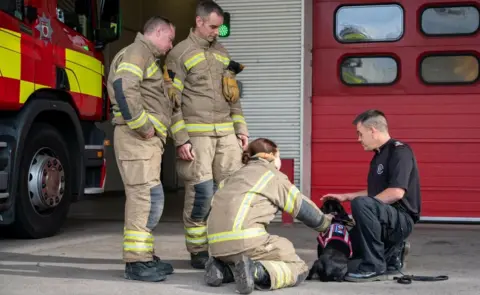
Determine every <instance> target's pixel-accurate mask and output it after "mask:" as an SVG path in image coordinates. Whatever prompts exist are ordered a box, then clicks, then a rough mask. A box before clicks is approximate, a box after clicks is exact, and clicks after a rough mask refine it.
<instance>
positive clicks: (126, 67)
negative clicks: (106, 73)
mask: <svg viewBox="0 0 480 295" xmlns="http://www.w3.org/2000/svg"><path fill="white" fill-rule="evenodd" d="M121 71H126V72H130V73H132V74H134V75H136V76H137V77H139V78H140V80H142V79H143V71H142V69H140V68H139V67H138V66H136V65H134V64H131V63H126V62H122V63H120V65H119V66H118V68H117V70H116V71H115V74H118V73H119V72H121Z"/></svg>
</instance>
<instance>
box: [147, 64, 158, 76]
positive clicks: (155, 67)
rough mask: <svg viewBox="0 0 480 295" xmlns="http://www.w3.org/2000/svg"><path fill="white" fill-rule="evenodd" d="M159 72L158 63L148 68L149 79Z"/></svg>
mask: <svg viewBox="0 0 480 295" xmlns="http://www.w3.org/2000/svg"><path fill="white" fill-rule="evenodd" d="M157 71H158V66H157V63H156V62H153V63H152V65H151V66H149V67H148V68H147V78H151V77H152V76H153V75H154V74H155V73H156V72H157Z"/></svg>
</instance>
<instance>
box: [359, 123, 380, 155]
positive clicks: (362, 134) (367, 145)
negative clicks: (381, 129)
mask: <svg viewBox="0 0 480 295" xmlns="http://www.w3.org/2000/svg"><path fill="white" fill-rule="evenodd" d="M376 132H377V131H376V130H375V128H373V127H370V128H367V127H365V126H364V125H362V123H358V124H357V136H358V138H357V140H358V142H360V144H361V145H362V146H363V149H364V150H366V151H372V150H374V149H376V148H377V145H376Z"/></svg>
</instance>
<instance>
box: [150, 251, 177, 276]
mask: <svg viewBox="0 0 480 295" xmlns="http://www.w3.org/2000/svg"><path fill="white" fill-rule="evenodd" d="M153 260H154V261H155V262H156V263H157V271H158V272H159V273H162V274H165V275H170V274H172V273H173V271H174V269H173V266H172V265H171V264H170V263H167V262H163V261H162V260H161V259H160V257H158V256H156V255H153Z"/></svg>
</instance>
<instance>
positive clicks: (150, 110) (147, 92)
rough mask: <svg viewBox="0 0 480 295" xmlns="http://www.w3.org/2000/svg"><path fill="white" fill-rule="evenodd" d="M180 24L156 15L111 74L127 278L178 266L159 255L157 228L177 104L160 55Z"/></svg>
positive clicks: (153, 276) (154, 275) (158, 277)
mask: <svg viewBox="0 0 480 295" xmlns="http://www.w3.org/2000/svg"><path fill="white" fill-rule="evenodd" d="M174 38H175V27H174V25H173V24H172V23H171V22H170V21H169V20H167V19H165V18H162V17H152V18H151V19H149V20H148V21H147V22H146V24H145V26H144V30H143V34H142V33H137V36H136V38H135V41H134V42H133V43H132V44H130V45H129V46H127V47H125V48H123V49H122V50H120V52H119V53H117V55H116V56H115V57H114V58H113V61H112V65H111V68H110V73H109V78H108V86H107V87H108V94H109V96H110V99H111V104H112V110H113V120H112V123H113V125H114V126H115V127H114V128H115V129H114V149H115V156H116V161H117V165H118V168H119V171H120V175H121V177H122V180H123V183H124V186H125V194H126V204H125V226H124V234H123V259H124V261H125V263H126V265H125V278H127V279H131V280H141V281H163V280H165V278H166V275H167V274H171V273H173V267H172V266H171V265H170V264H168V263H165V262H162V261H161V260H160V258H159V257H158V256H156V255H155V249H154V237H153V235H152V231H153V230H154V228H155V227H156V225H157V223H158V221H159V220H160V217H161V216H162V213H163V205H164V192H163V187H162V184H161V182H160V167H161V160H162V154H163V152H164V145H165V139H166V134H167V126H169V125H170V121H171V114H172V109H173V107H172V106H173V104H172V102H171V101H169V98H168V96H167V95H166V92H165V91H166V89H165V88H164V85H163V83H164V79H166V80H168V79H169V77H168V76H165V77H164V75H165V74H168V73H162V70H161V69H159V67H158V63H157V62H158V58H160V57H161V56H162V55H165V54H166V52H167V51H168V50H170V49H171V48H172V41H173V39H174Z"/></svg>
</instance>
